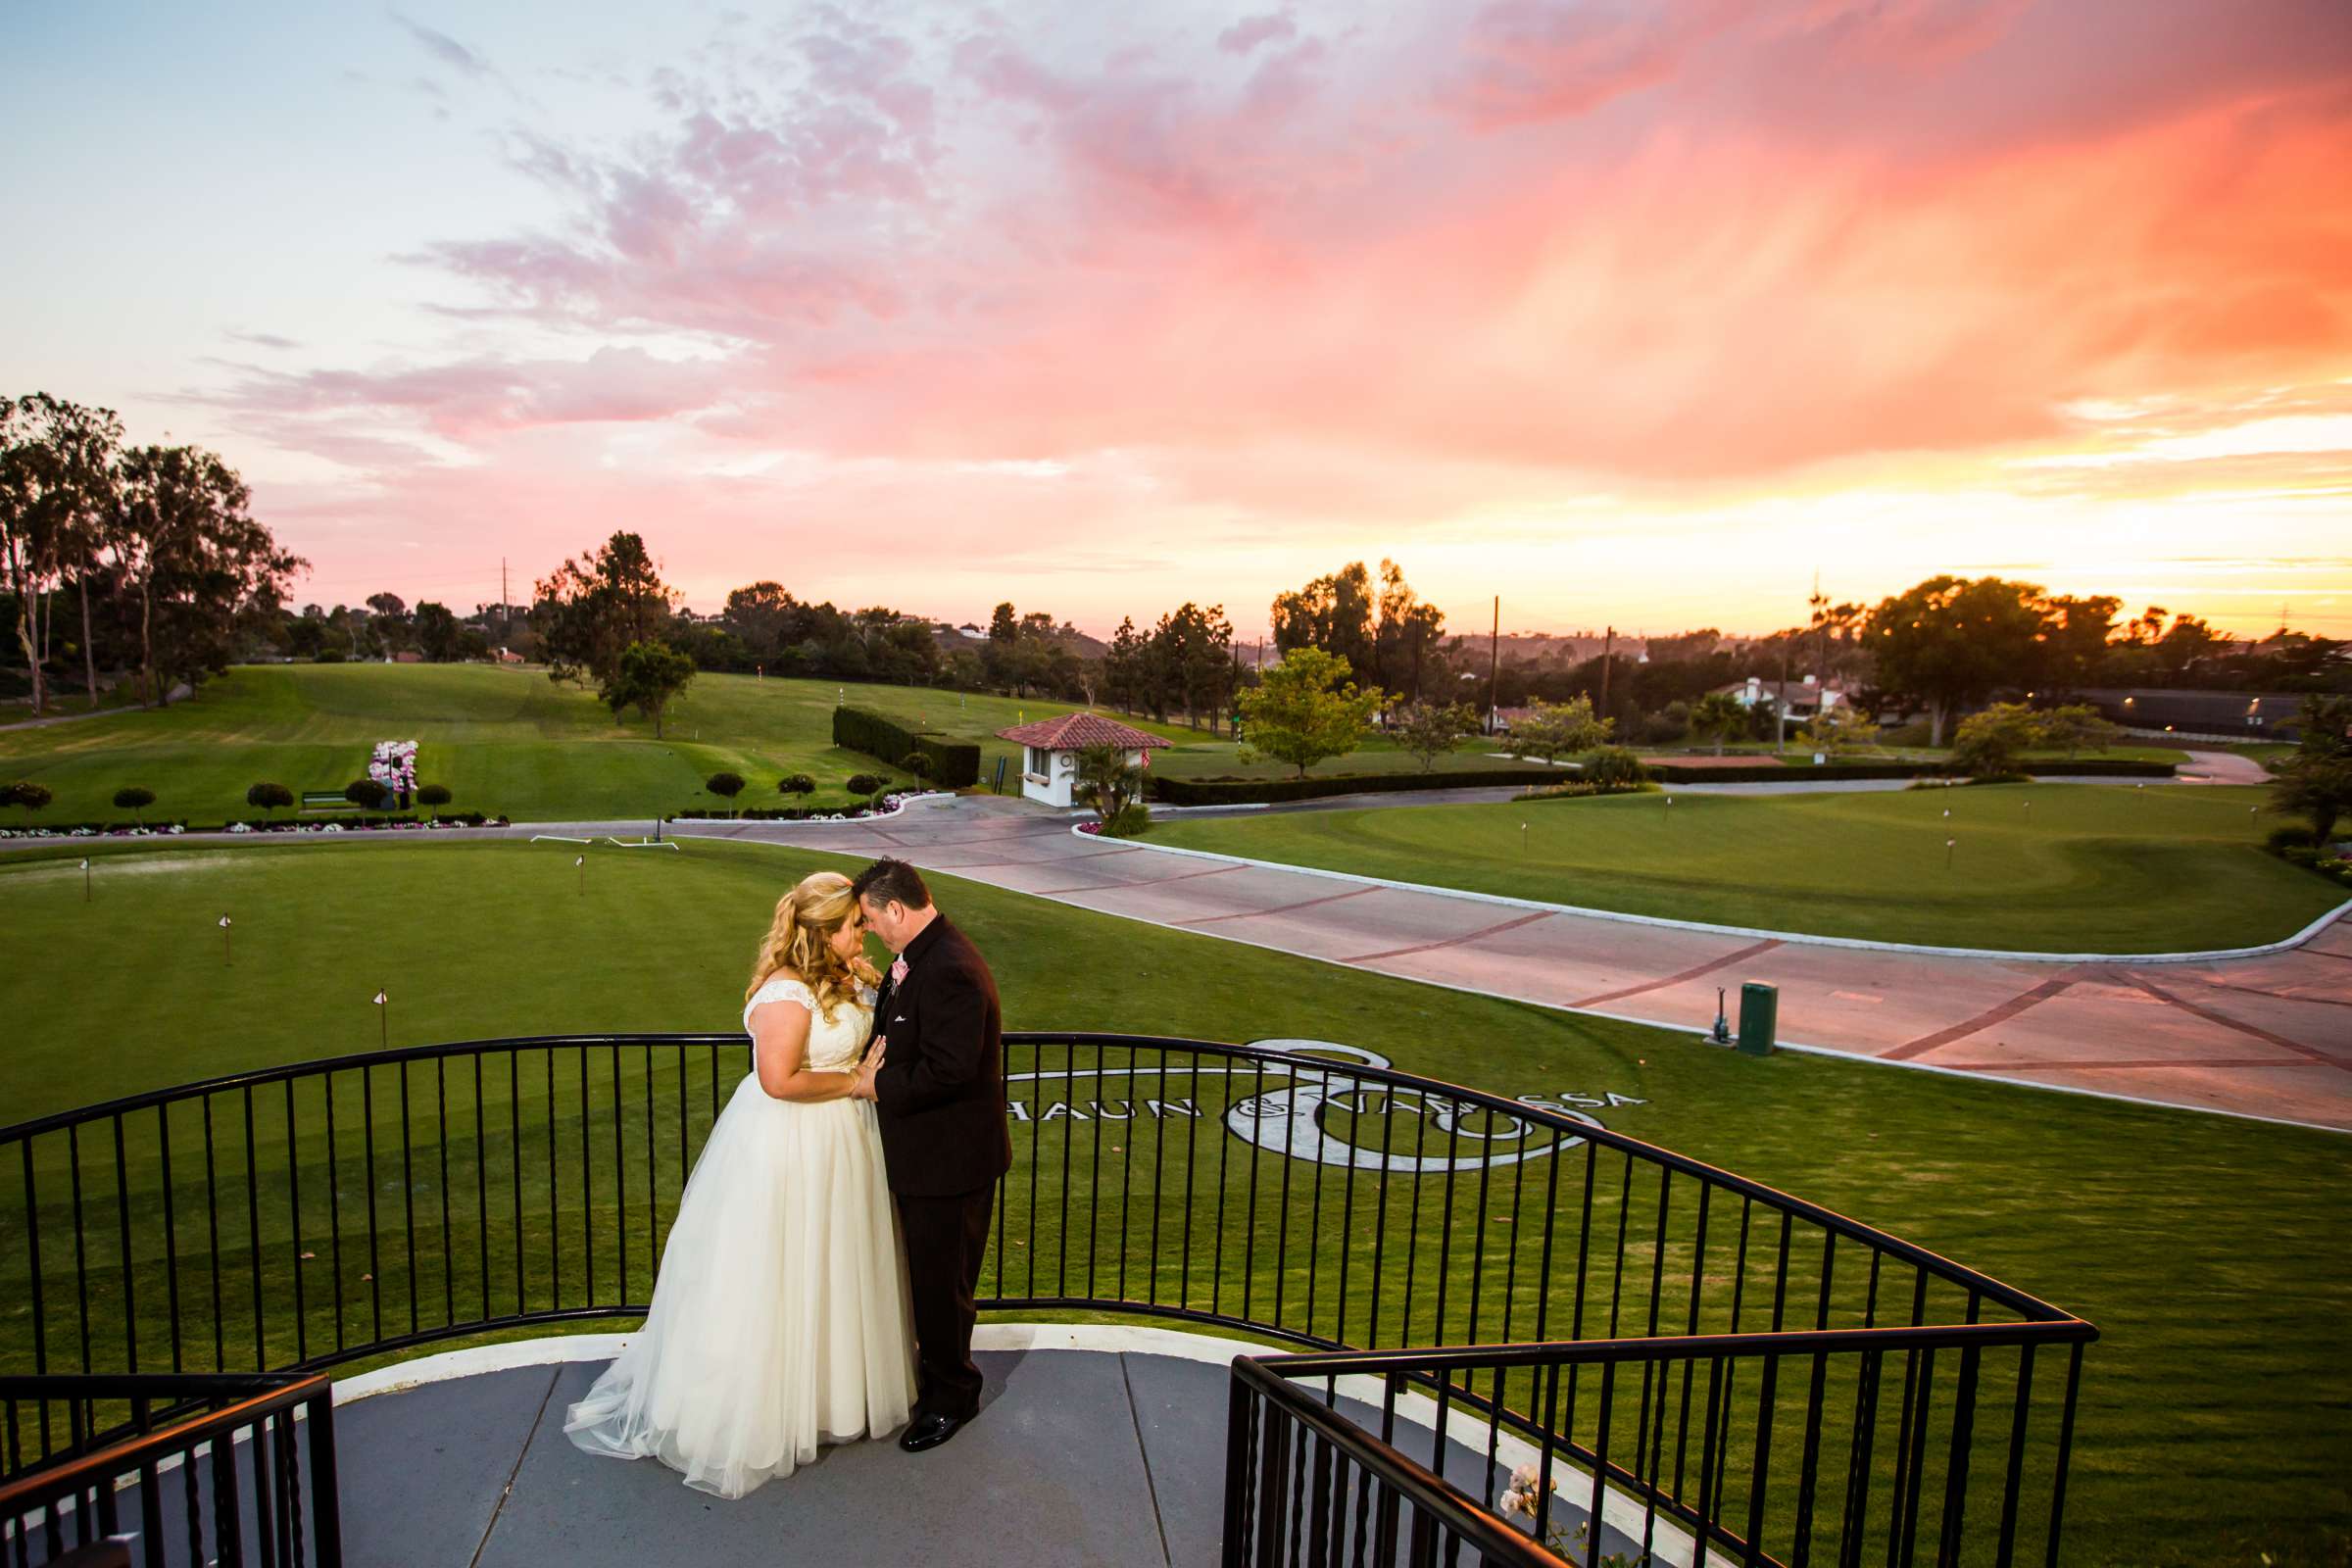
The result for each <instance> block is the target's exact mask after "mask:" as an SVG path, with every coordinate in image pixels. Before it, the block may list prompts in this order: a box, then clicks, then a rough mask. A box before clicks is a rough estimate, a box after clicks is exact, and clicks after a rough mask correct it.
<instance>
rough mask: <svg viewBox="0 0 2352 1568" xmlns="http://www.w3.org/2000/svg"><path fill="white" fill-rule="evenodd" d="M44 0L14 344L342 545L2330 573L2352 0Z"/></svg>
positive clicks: (1720, 617)
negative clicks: (599, 9) (139, 1)
mask: <svg viewBox="0 0 2352 1568" xmlns="http://www.w3.org/2000/svg"><path fill="white" fill-rule="evenodd" d="M877 19H886V20H877ZM0 26H4V27H5V36H4V40H0V100H4V101H6V102H7V103H8V104H9V106H10V115H9V120H10V124H11V131H10V135H9V151H8V154H7V156H6V158H5V160H4V161H0V214H5V222H6V225H7V228H8V232H9V239H8V242H7V243H6V244H5V245H4V246H0V296H4V297H5V299H6V302H7V303H6V307H5V311H4V313H0V390H7V391H11V392H22V391H30V390H32V389H34V388H36V387H37V388H40V389H44V390H47V391H50V392H53V393H56V394H58V395H60V396H65V397H70V398H73V399H75V400H77V401H82V402H94V403H102V404H105V405H108V406H111V407H113V408H116V409H118V410H119V411H120V412H121V413H122V414H123V417H124V419H125V421H126V423H127V424H128V425H129V427H130V431H131V434H132V436H133V438H134V439H146V440H154V439H161V438H163V436H164V435H165V433H166V432H167V431H168V432H170V434H171V436H172V438H173V439H175V440H192V441H196V442H200V443H202V444H205V445H208V446H212V447H215V448H217V449H218V450H220V451H221V452H222V453H223V454H225V455H226V456H227V457H228V459H229V460H230V461H231V462H232V463H233V464H235V465H236V466H238V467H239V468H240V469H241V470H242V471H243V472H244V474H245V476H246V477H247V479H248V480H250V481H251V482H252V484H253V486H254V490H255V510H256V513H257V515H260V516H262V517H263V518H264V519H265V520H267V521H268V522H270V525H271V526H272V527H273V528H275V529H276V530H277V532H278V534H279V536H280V537H281V538H282V539H283V540H284V541H285V542H287V543H288V544H289V545H290V546H291V547H292V548H294V549H295V550H296V551H298V552H299V553H300V554H302V555H304V556H306V557H307V558H309V559H310V561H311V562H312V563H313V564H314V570H313V573H312V575H311V577H310V578H309V579H308V580H307V581H305V582H304V583H302V584H301V585H299V586H298V588H297V591H296V597H297V602H302V601H309V600H316V601H319V602H321V603H325V604H333V603H336V602H357V601H358V600H360V599H362V598H364V597H365V596H366V595H367V594H368V593H369V592H372V591H374V590H377V589H379V588H388V589H390V590H391V591H393V592H396V593H400V594H402V595H403V596H405V597H407V598H408V599H410V600H412V601H415V600H417V599H428V598H429V599H440V600H443V601H444V602H446V603H449V604H451V605H452V606H453V607H454V608H457V609H459V610H460V611H461V612H464V611H468V610H470V609H471V608H472V606H473V605H474V604H475V603H477V602H481V601H487V600H492V599H495V598H496V596H497V593H498V568H499V561H500V559H501V557H502V556H503V557H504V558H505V559H506V560H507V561H508V562H509V563H510V564H511V567H512V570H513V572H514V577H515V587H516V591H517V594H518V595H522V594H527V591H528V583H529V580H530V579H531V578H532V577H533V576H534V575H538V574H543V573H545V572H546V571H547V570H548V569H549V568H550V567H551V566H552V565H553V564H555V563H556V561H557V560H558V559H559V558H560V557H561V556H563V555H564V554H566V553H569V552H575V551H577V550H579V549H581V548H583V547H585V546H587V545H589V544H592V543H593V542H595V541H597V540H598V539H600V538H602V537H603V536H604V535H606V534H607V533H610V532H611V531H612V530H613V529H614V528H632V529H636V530H638V531H640V532H642V533H643V534H644V535H645V536H646V538H647V540H648V542H649V543H650V544H651V545H652V547H653V549H654V551H655V553H656V554H657V556H658V557H659V558H660V559H661V560H662V563H663V564H664V565H665V567H666V570H667V574H668V575H669V577H670V578H671V580H672V581H674V582H676V583H677V584H678V585H679V586H680V587H682V588H683V589H684V590H686V592H687V594H688V597H689V600H690V602H692V603H694V604H695V605H697V606H698V607H700V608H715V606H716V605H717V603H718V601H719V600H720V599H721V597H723V595H724V593H725V591H726V590H727V589H728V588H729V587H731V586H734V585H736V584H739V583H743V582H748V581H751V580H754V579H756V578H760V577H772V578H776V579H778V580H780V581H782V582H784V583H785V584H786V585H787V586H788V587H790V588H791V589H793V590H794V591H795V592H796V593H799V594H801V595H802V596H803V597H807V598H829V599H832V600H833V601H835V602H836V603H838V604H841V605H843V606H844V607H845V608H854V607H857V606H862V605H868V604H875V603H881V604H889V605H893V606H896V607H898V608H901V609H904V610H907V611H910V612H916V613H930V614H935V615H938V616H941V617H943V618H948V619H954V620H962V619H965V618H972V617H977V618H979V619H982V620H985V619H986V616H987V611H988V608H989V607H990V606H991V605H993V604H994V603H996V602H997V601H998V600H1000V599H1007V598H1009V599H1011V600H1013V601H1015V602H1016V603H1017V604H1018V605H1019V606H1020V608H1021V609H1022V610H1024V611H1027V610H1040V609H1042V610H1049V611H1052V612H1053V613H1055V614H1056V615H1057V616H1063V617H1067V618H1071V619H1074V620H1076V621H1077V622H1078V623H1079V624H1080V625H1081V626H1084V627H1087V628H1088V629H1090V630H1095V631H1098V632H1101V631H1107V630H1108V629H1109V628H1110V627H1111V626H1113V625H1115V624H1116V622H1117V620H1118V618H1119V616H1120V615H1121V614H1123V613H1133V614H1134V615H1135V616H1136V617H1137V618H1138V619H1139V620H1145V619H1149V618H1151V617H1152V616H1155V615H1156V614H1157V613H1159V612H1161V611H1164V610H1167V609H1171V608H1173V607H1174V606H1175V605H1176V604H1177V603H1178V602H1180V601H1181V600H1183V599H1186V598H1192V599H1196V600H1201V601H1202V602H1209V601H1221V602H1222V603H1223V604H1224V605H1225V606H1226V607H1227V609H1228V611H1229V612H1230V613H1232V615H1233V618H1234V620H1235V622H1236V625H1237V627H1239V628H1240V629H1241V630H1242V631H1243V633H1244V634H1245V635H1254V634H1255V633H1256V632H1257V631H1258V630H1260V629H1262V627H1263V626H1264V623H1265V619H1266V604H1267V602H1268V600H1269V599H1270V598H1271V597H1272V595H1273V594H1274V593H1275V592H1276V591H1277V590H1278V589H1281V588H1284V587H1290V586H1295V585H1297V584H1298V583H1299V582H1301V581H1303V580H1304V579H1306V578H1307V577H1309V576H1312V575H1314V574H1316V573H1318V572H1321V571H1326V570H1329V569H1331V568H1333V567H1335V566H1337V565H1340V564H1345V563H1346V562H1348V561H1351V560H1357V559H1363V560H1366V561H1370V562H1376V561H1378V560H1379V559H1380V558H1381V557H1383V556H1390V557H1394V558H1395V559H1396V560H1397V561H1398V562H1399V563H1401V564H1403V565H1404V567H1405V569H1406V571H1407V573H1408V575H1409V576H1410V578H1411V579H1412V581H1413V582H1414V584H1415V585H1416V586H1417V587H1418V588H1419V589H1420V590H1421V591H1422V593H1423V594H1424V595H1425V596H1426V597H1428V598H1430V599H1431V600H1433V601H1435V602H1436V603H1437V604H1439V605H1440V606H1441V607H1443V608H1444V609H1446V611H1447V612H1448V613H1449V615H1450V616H1451V624H1452V629H1455V630H1473V629H1476V630H1483V629H1484V628H1485V626H1486V623H1487V618H1488V605H1489V597H1490V596H1491V595H1493V594H1495V593H1500V594H1501V595H1502V597H1503V621H1504V625H1505V628H1506V629H1526V630H1538V629H1542V630H1574V629H1579V628H1582V627H1586V626H1593V627H1597V626H1599V625H1601V624H1603V623H1604V622H1614V623H1615V624H1616V625H1617V626H1618V627H1620V628H1623V629H1634V630H1645V631H1648V632H1651V633H1663V632H1668V631H1673V630H1678V629H1682V628H1686V627H1692V626H1699V625H1715V626H1720V627H1723V628H1725V629H1727V630H1743V631H1764V630H1769V629H1772V628H1773V627H1775V626H1779V625H1784V624H1789V623H1790V622H1792V621H1796V620H1801V618H1802V617H1803V614H1804V596H1805V594H1806V592H1807V591H1808V589H1809V588H1810V587H1811V585H1812V581H1813V578H1814V574H1815V572H1816V571H1817V570H1818V572H1819V574H1820V579H1821V583H1822V586H1823V588H1824V590H1825V591H1827V592H1829V593H1831V594H1832V595H1834V596H1836V597H1838V598H1840V599H1861V600H1873V599H1876V598H1878V597H1880V596H1881V595H1884V594H1887V593H1889V592H1893V591H1896V590H1899V589H1900V588H1902V587H1904V586H1906V585H1907V584H1909V583H1911V582H1913V581H1916V580H1917V579H1919V578H1920V577H1923V576H1926V575H1929V574H1931V573H1933V572H1936V571H1938V570H1949V571H1954V572H1960V573H1966V574H1976V573H1984V572H1998V573H2001V574H2003V575H2008V576H2019V577H2025V578H2029V579H2032V580H2034V581H2038V582H2041V583H2044V584H2046V585H2048V586H2049V587H2051V588H2053V589H2061V590H2067V591H2075V592H2088V591H2103V592H2113V593H2117V594H2121V595H2123V596H2124V597H2125V598H2126V600H2127V602H2128V604H2129V606H2130V608H2131V610H2133V611H2136V610H2138V609H2139V608H2141V607H2143V606H2145V605H2148V604H2160V605H2164V606H2167V607H2169V608H2171V609H2174V610H2188V611H2193V612H2196V613H2202V614H2205V615H2207V616H2209V617H2210V618H2212V619H2214V620H2215V621H2217V622H2218V623H2220V624H2222V625H2224V626H2227V627H2229V628H2231V629H2234V630H2239V631H2254V632H2261V631H2267V630H2269V629H2271V628H2273V627H2275V626H2276V625H2277V624H2278V617H2279V613H2280V607H2281V605H2284V606H2285V607H2286V613H2287V615H2288V617H2289V619H2290V620H2292V622H2293V623H2294V624H2296V625H2297V626H2301V627H2306V628H2309V629H2312V630H2317V631H2324V632H2327V633H2330V634H2332V635H2336V636H2352V3H2347V0H2193V3H2191V0H2044V3H2039V4H2034V3H2029V0H1778V3H1766V0H1610V3H1601V0H1495V3H1490V4H1482V3H1479V0H1468V3H1462V0H1451V3H1448V0H1404V3H1400V4H1396V5H1384V6H1360V5H1359V6H1336V5H1335V6H1310V5H1293V6H1284V7H1278V8H1269V7H1267V6H1266V5H1264V4H1262V3H1253V4H1244V5H1226V6H1219V5H1214V4H1164V3H1163V4H1150V3H1143V4H1136V5H1110V6H1094V7H1080V6H1066V5H1065V6H1055V7H1031V6H1019V5H1000V6H991V7H959V6H937V5H915V4H899V5H894V6H891V7H888V8H880V7H850V6H842V7H834V6H805V7H798V8H794V9H791V10H788V11H783V10H779V11H765V10H763V11H760V12H759V13H757V14H747V13H746V12H744V11H739V10H735V9H731V8H720V7H711V6H698V5H692V4H687V5H674V6H663V7H651V6H629V7H609V8H605V14H602V15H599V14H595V13H594V12H593V11H592V10H590V9H589V8H582V7H579V6H575V5H573V4H570V3H565V4H546V5H529V6H507V5H501V6H465V7H460V6H455V5H447V4H439V3H420V4H418V5H417V6H414V7H411V8H406V9H384V8H380V7H375V8H370V7H345V6H341V5H333V4H329V5H319V4H316V3H313V4H268V5H264V4H238V5H235V6H229V7H190V6H166V5H160V4H159V5H148V6H133V5H123V4H113V3H107V0H91V3H87V4H77V5H49V6H38V7H35V6H17V7H11V8H9V9H8V10H7V12H6V13H4V14H0Z"/></svg>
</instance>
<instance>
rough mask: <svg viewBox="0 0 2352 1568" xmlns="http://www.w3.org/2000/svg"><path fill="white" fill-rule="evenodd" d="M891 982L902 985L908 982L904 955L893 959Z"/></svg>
mask: <svg viewBox="0 0 2352 1568" xmlns="http://www.w3.org/2000/svg"><path fill="white" fill-rule="evenodd" d="M890 983H891V984H892V985H894V986H902V985H905V984H906V983H907V960H906V958H905V957H904V956H901V957H897V958H893V959H892V960H891V963H890Z"/></svg>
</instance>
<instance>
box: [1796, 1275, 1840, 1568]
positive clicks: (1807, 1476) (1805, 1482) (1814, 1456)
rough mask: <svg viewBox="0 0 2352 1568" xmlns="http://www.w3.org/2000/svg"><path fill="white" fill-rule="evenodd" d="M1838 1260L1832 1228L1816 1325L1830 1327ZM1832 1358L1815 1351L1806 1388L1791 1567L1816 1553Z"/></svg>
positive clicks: (1802, 1564)
mask: <svg viewBox="0 0 2352 1568" xmlns="http://www.w3.org/2000/svg"><path fill="white" fill-rule="evenodd" d="M1837 1261H1838V1233H1837V1232H1836V1231H1830V1232H1828V1233H1827V1234H1825V1235H1824V1237H1823V1238H1822V1246H1821V1290H1820V1294H1819V1295H1818V1296H1816V1297H1815V1299H1814V1306H1813V1327H1814V1328H1815V1329H1817V1330H1820V1329H1827V1328H1828V1327H1829V1326H1830V1291H1831V1283H1832V1280H1833V1279H1834V1278H1835V1273H1834V1271H1835V1269H1836V1267H1837ZM1829 1370H1830V1358H1829V1355H1828V1353H1827V1352H1826V1351H1820V1350H1816V1351H1815V1352H1814V1353H1813V1376H1812V1381H1811V1382H1810V1383H1809V1384H1808V1385H1807V1387H1806V1390H1805V1446H1804V1451H1803V1454H1802V1457H1801V1459H1800V1463H1799V1469H1798V1471H1797V1482H1796V1524H1795V1544H1794V1546H1793V1547H1792V1549H1791V1555H1790V1558H1789V1568H1805V1564H1806V1563H1807V1562H1808V1561H1810V1560H1811V1558H1812V1554H1813V1504H1814V1495H1813V1494H1814V1491H1815V1489H1816V1487H1818V1485H1819V1484H1820V1463H1821V1408H1822V1400H1823V1398H1824V1397H1825V1394H1826V1392H1827V1383H1828V1378H1829Z"/></svg>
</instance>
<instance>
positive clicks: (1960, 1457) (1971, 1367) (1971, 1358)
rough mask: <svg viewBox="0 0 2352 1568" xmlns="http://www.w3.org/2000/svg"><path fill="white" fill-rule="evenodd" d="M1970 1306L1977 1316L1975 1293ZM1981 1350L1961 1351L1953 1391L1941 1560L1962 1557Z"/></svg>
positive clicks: (1939, 1542)
mask: <svg viewBox="0 0 2352 1568" xmlns="http://www.w3.org/2000/svg"><path fill="white" fill-rule="evenodd" d="M1969 1309H1970V1313H1971V1315H1972V1316H1973V1315H1974V1313H1975V1310H1976V1302H1975V1293H1974V1292H1971V1293H1970V1307H1969ZM1981 1353H1982V1352H1980V1351H1979V1350H1978V1348H1976V1347H1975V1346H1973V1345H1971V1346H1969V1347H1967V1348H1964V1349H1963V1350H1961V1352H1960V1378H1959V1384H1958V1386H1957V1387H1956V1388H1955V1389H1954V1390H1953V1391H1952V1452H1951V1457H1950V1458H1949V1459H1948V1460H1946V1461H1945V1464H1944V1472H1943V1525H1942V1528H1941V1529H1940V1530H1939V1531H1938V1532H1937V1545H1936V1561H1937V1562H1939V1563H1949V1562H1958V1561H1959V1560H1960V1527H1961V1525H1962V1523H1963V1520H1962V1514H1963V1511H1964V1509H1965V1505H1966V1503H1967V1500H1968V1461H1969V1445H1970V1444H1971V1443H1972V1442H1973V1441H1975V1437H1976V1422H1977V1366H1978V1361H1979V1357H1980V1355H1981Z"/></svg>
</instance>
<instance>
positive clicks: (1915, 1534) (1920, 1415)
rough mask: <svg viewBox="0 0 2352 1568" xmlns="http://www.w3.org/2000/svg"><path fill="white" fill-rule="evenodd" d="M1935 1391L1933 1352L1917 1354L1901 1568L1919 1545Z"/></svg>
mask: <svg viewBox="0 0 2352 1568" xmlns="http://www.w3.org/2000/svg"><path fill="white" fill-rule="evenodd" d="M1935 1392H1936V1352H1935V1351H1934V1350H1933V1349H1928V1350H1922V1351H1920V1352H1919V1398H1918V1400H1917V1401H1916V1402H1915V1403H1913V1405H1912V1406H1911V1430H1910V1433H1909V1440H1910V1447H1911V1475H1910V1480H1909V1484H1908V1485H1906V1486H1905V1487H1904V1489H1903V1495H1902V1502H1901V1508H1902V1530H1901V1532H1900V1543H1901V1545H1900V1549H1901V1553H1902V1555H1901V1557H1900V1558H1899V1559H1898V1561H1899V1562H1900V1564H1901V1568H1911V1558H1912V1554H1913V1552H1914V1551H1915V1550H1916V1549H1917V1547H1918V1544H1919V1498H1920V1493H1921V1490H1922V1483H1924V1482H1925V1481H1926V1479H1927V1473H1928V1406H1929V1403H1930V1402H1931V1401H1930V1396H1931V1395H1933V1394H1934V1393H1935Z"/></svg>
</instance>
